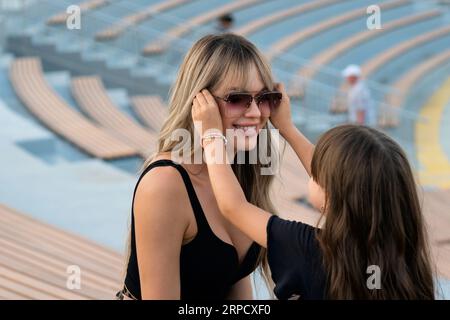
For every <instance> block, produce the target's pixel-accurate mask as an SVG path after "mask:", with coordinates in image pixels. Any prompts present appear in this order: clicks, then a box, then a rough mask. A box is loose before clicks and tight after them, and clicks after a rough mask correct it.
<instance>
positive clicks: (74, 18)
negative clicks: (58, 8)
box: [66, 5, 81, 30]
mask: <svg viewBox="0 0 450 320" xmlns="http://www.w3.org/2000/svg"><path fill="white" fill-rule="evenodd" d="M66 13H67V19H66V26H67V29H69V30H74V29H76V30H80V29H81V8H80V7H79V6H77V5H71V6H68V7H67V10H66Z"/></svg>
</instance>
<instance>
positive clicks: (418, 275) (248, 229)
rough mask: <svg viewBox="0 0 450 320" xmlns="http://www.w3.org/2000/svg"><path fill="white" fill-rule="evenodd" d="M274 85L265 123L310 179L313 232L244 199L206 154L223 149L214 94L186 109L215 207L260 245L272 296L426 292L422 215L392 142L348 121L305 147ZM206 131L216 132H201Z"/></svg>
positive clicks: (429, 287)
mask: <svg viewBox="0 0 450 320" xmlns="http://www.w3.org/2000/svg"><path fill="white" fill-rule="evenodd" d="M278 89H279V91H281V92H282V95H283V97H282V102H281V104H280V105H279V106H278V107H277V108H276V109H275V110H273V111H272V113H271V117H270V120H271V122H272V124H273V125H274V126H275V127H276V128H277V129H279V131H280V134H281V135H282V136H283V137H284V138H285V139H286V140H287V142H288V143H289V144H290V145H291V146H292V147H293V149H294V150H295V152H296V154H297V155H298V157H299V158H300V160H301V162H302V164H303V166H304V167H305V169H306V170H307V172H308V173H309V175H310V177H311V179H310V182H309V192H310V202H311V203H312V204H313V206H314V207H316V208H317V209H318V210H320V211H321V213H322V217H325V223H324V225H323V228H321V229H317V228H313V227H311V226H309V225H306V224H303V223H301V222H294V221H287V220H283V219H281V218H279V217H277V216H274V215H272V214H271V213H269V212H267V211H265V210H263V209H260V208H258V207H256V206H254V205H252V204H250V203H249V202H248V201H247V200H246V198H245V195H244V193H243V192H242V189H241V187H240V185H239V183H238V182H237V181H236V178H235V176H234V175H233V172H232V170H231V169H230V166H229V165H227V164H226V162H220V160H221V159H216V158H215V156H214V154H224V155H226V152H225V145H226V139H225V138H224V137H222V136H221V132H222V127H221V121H220V112H219V109H218V108H217V102H216V100H215V98H214V92H209V91H208V90H207V89H204V90H202V91H201V92H200V93H198V94H197V95H196V97H195V99H194V100H193V109H192V117H193V120H194V123H195V124H196V125H197V126H196V129H197V131H198V133H199V134H200V135H201V136H202V146H203V148H204V157H205V160H206V162H207V164H208V173H209V177H210V179H211V184H212V187H213V190H214V194H215V196H216V200H217V203H218V205H219V208H220V211H221V213H222V214H223V215H224V216H225V217H226V218H227V219H229V220H230V221H231V222H232V223H233V224H234V225H236V226H237V227H238V228H239V229H241V230H242V231H243V232H244V233H245V234H246V235H248V236H249V237H250V238H251V239H254V240H255V241H256V242H258V243H259V244H260V245H261V246H263V247H265V248H267V251H268V261H269V266H270V269H271V272H272V279H273V281H274V283H275V289H274V292H275V294H276V296H277V297H278V298H279V299H289V298H293V297H297V296H300V298H302V299H434V283H433V272H432V267H431V263H430V257H429V251H428V247H427V236H426V231H425V222H424V218H423V216H422V214H421V208H420V204H419V200H418V195H417V191H416V185H415V182H414V178H413V174H412V171H411V168H410V166H409V163H408V161H407V158H406V156H405V154H404V153H403V151H402V150H401V148H400V147H399V146H398V144H397V143H395V142H394V141H393V140H392V139H390V138H389V137H388V136H386V135H385V134H383V133H381V132H379V131H376V130H374V129H371V128H368V127H364V126H354V125H345V126H339V127H336V128H334V129H331V130H329V131H328V132H326V133H325V134H324V135H323V136H322V137H321V138H320V140H319V141H318V143H317V146H316V147H315V148H314V146H313V145H312V144H311V143H310V142H309V141H308V140H307V139H306V138H305V137H304V136H303V135H302V134H301V133H300V132H299V131H298V130H297V128H296V127H295V126H294V124H293V123H292V121H291V115H290V103H289V99H288V96H287V94H286V92H285V90H284V87H283V85H282V84H280V85H279V86H278ZM227 107H230V108H232V107H233V106H232V105H227ZM199 123H201V124H202V127H201V128H200V126H198V124H199ZM213 129H216V130H217V131H218V132H215V134H210V132H211V130H213ZM200 131H201V132H200ZM205 133H206V134H205ZM219 151H220V152H219ZM374 270H375V271H374ZM374 272H375V273H374ZM374 277H378V278H379V279H378V280H377V279H376V278H374Z"/></svg>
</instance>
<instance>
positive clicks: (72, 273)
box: [66, 265, 81, 290]
mask: <svg viewBox="0 0 450 320" xmlns="http://www.w3.org/2000/svg"><path fill="white" fill-rule="evenodd" d="M66 273H67V274H68V276H67V281H66V287H67V289H69V290H80V289H81V269H80V267H79V266H77V265H70V266H67V269H66Z"/></svg>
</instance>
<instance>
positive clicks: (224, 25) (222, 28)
mask: <svg viewBox="0 0 450 320" xmlns="http://www.w3.org/2000/svg"><path fill="white" fill-rule="evenodd" d="M233 21H234V19H233V16H232V15H231V14H230V13H227V14H224V15H222V16H220V17H219V18H218V21H217V22H218V24H217V30H218V31H219V32H221V33H226V32H229V31H230V29H231V28H232V27H233Z"/></svg>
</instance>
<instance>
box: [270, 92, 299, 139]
mask: <svg viewBox="0 0 450 320" xmlns="http://www.w3.org/2000/svg"><path fill="white" fill-rule="evenodd" d="M275 89H276V90H278V91H280V92H281V93H282V94H283V97H282V99H281V103H280V105H279V106H278V108H276V109H275V110H273V111H272V113H271V115H270V122H272V124H273V125H274V127H275V128H277V129H278V130H280V133H282V132H281V131H282V130H283V131H284V130H287V129H289V128H290V127H292V126H293V123H292V117H291V102H290V100H289V96H288V94H287V93H286V89H285V88H284V85H283V84H282V83H277V84H276V85H275Z"/></svg>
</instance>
